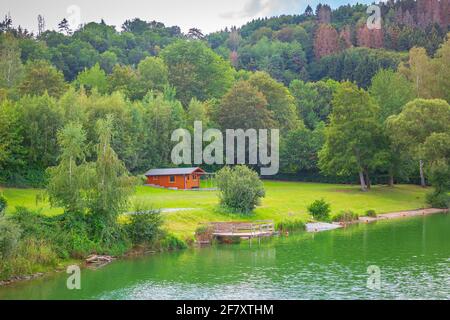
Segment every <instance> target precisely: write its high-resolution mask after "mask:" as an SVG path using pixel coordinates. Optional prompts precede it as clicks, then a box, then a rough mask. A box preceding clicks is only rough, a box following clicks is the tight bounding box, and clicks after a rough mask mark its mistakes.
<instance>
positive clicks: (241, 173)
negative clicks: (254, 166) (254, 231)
mask: <svg viewBox="0 0 450 320" xmlns="http://www.w3.org/2000/svg"><path fill="white" fill-rule="evenodd" d="M216 182H217V187H218V188H219V190H220V195H219V197H220V202H221V204H222V205H224V206H226V207H228V208H230V209H231V210H233V211H234V212H240V213H248V212H250V211H252V210H253V209H254V208H255V207H256V206H257V205H258V204H259V202H260V198H262V197H264V196H265V190H264V185H263V183H262V182H261V180H260V179H259V176H258V174H257V173H256V172H255V171H253V170H251V169H249V168H248V167H246V166H235V167H233V168H230V167H224V168H222V169H221V170H220V171H219V172H218V173H217V175H216Z"/></svg>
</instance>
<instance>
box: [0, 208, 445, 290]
mask: <svg viewBox="0 0 450 320" xmlns="http://www.w3.org/2000/svg"><path fill="white" fill-rule="evenodd" d="M440 213H442V214H444V213H445V214H448V213H449V209H438V208H425V209H415V210H405V211H397V212H389V213H381V214H379V215H377V217H366V216H362V217H359V218H358V220H354V221H351V222H347V223H344V222H337V223H335V224H339V225H340V227H345V226H347V225H351V224H357V223H373V222H376V221H381V220H394V219H401V218H412V217H417V216H428V215H433V214H440ZM303 231H304V232H308V231H306V229H305V230H303ZM323 231H329V230H322V231H314V232H323ZM189 246H192V245H189ZM164 252H165V251H159V252H158V251H153V250H142V248H141V249H140V250H139V249H138V250H136V248H133V249H131V250H130V251H129V252H127V253H126V254H124V255H123V256H121V257H115V259H114V260H124V259H127V258H128V259H130V258H131V259H133V258H138V257H143V256H147V255H152V254H157V253H164ZM85 260H86V259H82V260H79V263H78V264H77V263H72V264H76V265H78V266H80V267H81V268H87V267H88V264H87V263H86V261H85ZM72 262H77V260H72ZM111 262H113V261H111ZM107 264H109V263H107ZM107 264H105V265H107ZM61 265H62V266H63V267H61V268H57V269H55V270H51V271H48V272H37V273H35V274H31V275H17V276H13V277H11V278H10V279H8V280H0V287H5V286H9V285H13V284H16V283H19V282H26V281H30V280H34V279H38V278H42V277H45V276H50V275H52V274H55V273H59V272H63V271H64V267H67V266H68V265H71V264H69V263H68V262H67V263H64V261H62V262H61Z"/></svg>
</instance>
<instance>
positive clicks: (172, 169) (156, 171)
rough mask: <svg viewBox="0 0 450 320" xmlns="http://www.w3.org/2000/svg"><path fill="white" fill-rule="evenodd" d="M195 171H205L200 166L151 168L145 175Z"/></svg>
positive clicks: (165, 174) (181, 173)
mask: <svg viewBox="0 0 450 320" xmlns="http://www.w3.org/2000/svg"><path fill="white" fill-rule="evenodd" d="M194 172H198V173H205V171H204V170H203V169H201V168H199V167H195V168H168V169H150V170H148V171H147V172H146V173H145V176H146V177H148V176H176V175H184V174H192V173H194Z"/></svg>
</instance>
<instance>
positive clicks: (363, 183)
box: [359, 171, 367, 191]
mask: <svg viewBox="0 0 450 320" xmlns="http://www.w3.org/2000/svg"><path fill="white" fill-rule="evenodd" d="M359 182H360V183H361V191H367V188H366V182H365V181H364V173H363V172H362V171H359Z"/></svg>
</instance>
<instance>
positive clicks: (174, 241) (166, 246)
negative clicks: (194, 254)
mask: <svg viewBox="0 0 450 320" xmlns="http://www.w3.org/2000/svg"><path fill="white" fill-rule="evenodd" d="M160 245H161V249H162V250H177V249H186V248H187V244H186V242H184V241H183V240H181V239H178V238H177V237H175V236H174V235H172V234H166V235H165V237H164V238H163V239H162V241H161V244H160Z"/></svg>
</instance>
